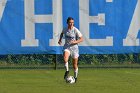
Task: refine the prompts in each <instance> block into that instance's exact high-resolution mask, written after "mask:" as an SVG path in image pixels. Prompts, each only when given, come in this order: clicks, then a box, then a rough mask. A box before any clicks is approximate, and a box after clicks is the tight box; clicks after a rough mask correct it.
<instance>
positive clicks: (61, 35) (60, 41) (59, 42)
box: [58, 32, 63, 45]
mask: <svg viewBox="0 0 140 93" xmlns="http://www.w3.org/2000/svg"><path fill="white" fill-rule="evenodd" d="M62 37H63V32H62V33H61V34H60V38H59V41H58V44H59V45H61V43H62Z"/></svg>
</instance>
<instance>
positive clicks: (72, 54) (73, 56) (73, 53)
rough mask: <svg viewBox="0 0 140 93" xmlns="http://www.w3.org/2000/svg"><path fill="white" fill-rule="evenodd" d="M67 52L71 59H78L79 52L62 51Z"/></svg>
mask: <svg viewBox="0 0 140 93" xmlns="http://www.w3.org/2000/svg"><path fill="white" fill-rule="evenodd" d="M65 51H67V52H68V53H69V54H70V55H71V57H72V58H78V57H79V52H78V51H73V50H71V49H64V52H65Z"/></svg>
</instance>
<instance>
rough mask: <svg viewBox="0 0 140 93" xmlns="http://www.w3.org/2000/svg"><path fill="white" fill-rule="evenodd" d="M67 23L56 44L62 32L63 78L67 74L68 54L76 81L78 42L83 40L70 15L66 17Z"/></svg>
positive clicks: (59, 42) (60, 40) (60, 41)
mask: <svg viewBox="0 0 140 93" xmlns="http://www.w3.org/2000/svg"><path fill="white" fill-rule="evenodd" d="M67 25H68V26H67V27H66V28H64V29H63V30H62V33H61V35H60V39H59V41H58V44H59V45H61V43H62V37H63V34H64V36H65V44H64V47H63V50H64V52H63V57H64V64H65V68H66V72H65V74H64V79H66V78H67V77H68V74H69V67H68V60H69V56H70V55H71V57H72V61H73V68H74V78H75V82H76V81H77V75H78V65H77V64H78V57H79V49H78V43H80V42H82V41H83V37H82V34H81V32H80V31H79V30H78V29H77V28H76V27H74V19H73V18H72V17H68V19H67Z"/></svg>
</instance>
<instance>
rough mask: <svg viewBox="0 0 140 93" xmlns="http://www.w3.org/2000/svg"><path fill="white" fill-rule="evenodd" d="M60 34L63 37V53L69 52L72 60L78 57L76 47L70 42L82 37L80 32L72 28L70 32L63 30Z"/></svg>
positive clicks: (66, 29)
mask: <svg viewBox="0 0 140 93" xmlns="http://www.w3.org/2000/svg"><path fill="white" fill-rule="evenodd" d="M62 32H63V34H64V36H65V45H64V51H69V53H70V54H71V56H72V57H73V58H77V57H79V49H78V45H77V44H71V41H73V40H77V39H78V38H79V37H82V34H81V32H80V31H79V30H78V29H77V28H76V27H73V29H72V30H69V29H68V28H64V29H63V31H62Z"/></svg>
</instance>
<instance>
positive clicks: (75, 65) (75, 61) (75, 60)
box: [73, 57, 78, 82]
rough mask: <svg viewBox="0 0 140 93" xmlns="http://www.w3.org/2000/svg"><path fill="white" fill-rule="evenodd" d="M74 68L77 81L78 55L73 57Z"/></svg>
mask: <svg viewBox="0 0 140 93" xmlns="http://www.w3.org/2000/svg"><path fill="white" fill-rule="evenodd" d="M73 68H74V78H75V82H76V81H77V76H78V57H77V58H73Z"/></svg>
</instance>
